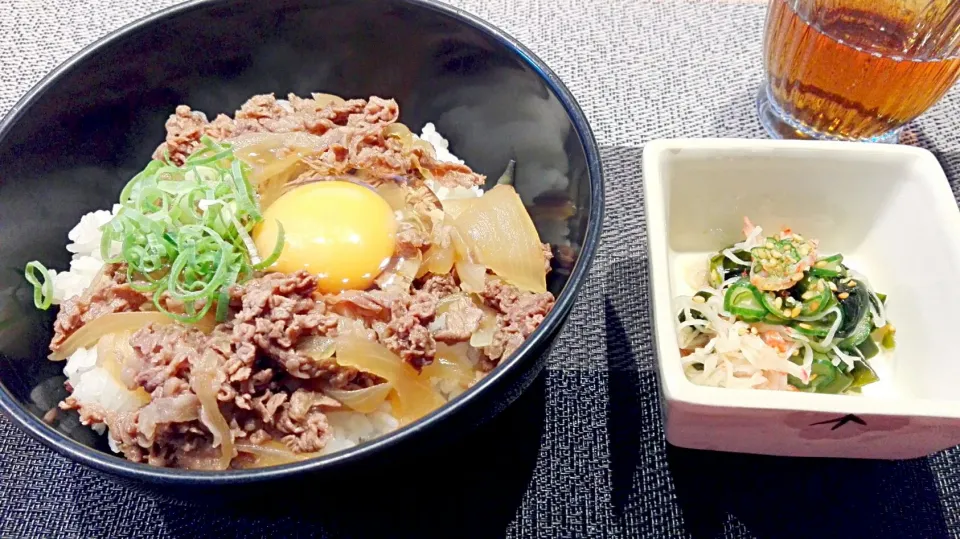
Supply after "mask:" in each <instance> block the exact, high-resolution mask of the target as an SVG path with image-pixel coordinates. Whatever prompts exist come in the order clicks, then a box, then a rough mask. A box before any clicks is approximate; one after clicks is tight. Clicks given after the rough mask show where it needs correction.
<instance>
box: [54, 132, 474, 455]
mask: <svg viewBox="0 0 960 539" xmlns="http://www.w3.org/2000/svg"><path fill="white" fill-rule="evenodd" d="M420 137H421V138H422V139H423V140H426V141H427V142H429V143H430V144H431V145H433V147H434V150H435V152H436V154H437V158H438V159H439V160H441V161H447V162H456V163H462V162H463V161H461V160H459V159H458V158H457V157H456V156H455V155H453V154H452V153H450V151H449V149H448V146H449V143H448V142H447V140H446V139H445V138H443V137H442V136H441V135H440V134H439V133H437V130H436V127H434V125H433V124H432V123H428V124H427V125H425V126H424V127H423V132H422V133H421V134H420ZM428 186H429V187H430V188H431V189H433V191H434V192H435V193H436V194H437V197H438V198H439V199H441V200H446V199H451V198H468V197H477V196H481V195H482V194H483V190H482V189H481V188H480V187H472V188H470V189H467V188H463V187H457V188H455V189H450V188H447V187H443V186H438V185H436V184H435V183H434V182H432V181H431V182H428ZM119 210H120V205H119V204H116V205H114V206H113V209H112V211H107V210H98V211H94V212H91V213H88V214H86V215H84V216H83V217H81V218H80V222H79V223H77V226H75V227H73V229H72V230H70V232H69V233H68V234H67V238H68V239H69V240H70V243H69V244H67V250H68V251H70V253H71V254H72V259H71V260H70V269H69V270H67V271H60V272H58V271H55V270H50V276H51V278H52V279H53V303H54V304H60V303H62V302H63V301H65V300H67V299H69V298H71V297H74V296H78V295H80V294H82V293H83V292H84V291H85V290H86V289H87V288H88V287H89V286H90V284H91V283H92V282H93V279H94V278H95V277H96V275H97V273H99V272H100V270H101V269H102V268H103V265H104V262H103V257H101V256H100V240H101V237H102V231H101V227H103V225H105V224H106V223H107V222H109V221H110V219H112V218H113V216H115V215H116V214H117V212H118V211H119ZM119 248H120V247H119V244H117V243H116V242H115V244H114V245H113V246H112V249H111V251H112V254H116V253H118V252H119ZM63 373H64V375H66V376H67V378H68V379H69V381H70V385H71V386H73V393H72V396H73V397H74V398H75V399H76V400H77V402H78V403H80V404H81V405H83V406H95V407H98V408H102V409H105V410H112V411H116V412H120V413H124V412H131V411H134V410H136V409H138V408H139V407H140V406H142V405H143V404H144V403H143V402H142V401H141V400H140V397H139V396H138V395H137V394H136V392H134V391H131V390H129V389H128V388H127V387H126V386H125V385H124V384H123V383H122V382H121V381H119V380H117V379H116V378H114V377H113V376H112V375H111V374H110V372H109V371H107V370H106V369H104V368H102V367H99V366H98V365H97V350H96V348H91V349H89V350H88V349H85V348H80V349H79V350H77V351H76V352H74V353H73V354H72V355H71V356H70V357H68V358H67V362H66V365H65V367H64V369H63ZM434 382H435V385H439V386H442V387H438V389H439V390H440V391H441V393H443V394H444V396H445V397H447V398H452V397H453V396H456V395H457V394H459V393H461V392H462V391H463V388H459V387H452V386H447V385H443V382H445V381H439V380H435V381H434ZM327 419H328V420H329V423H330V426H331V427H332V428H333V438H332V439H331V440H330V441H329V442H328V443H327V446H326V447H325V448H324V450H323V451H324V453H332V452H335V451H340V450H343V449H347V448H350V447H353V446H355V445H358V444H361V443H363V442H366V441H368V440H371V439H373V438H376V437H378V436H381V435H383V434H386V433H388V432H390V431H393V430H395V429H396V428H397V427H398V426H399V422H398V421H397V419H396V418H395V417H394V416H393V414H392V409H391V407H390V404H389V403H384V404H383V405H382V406H381V408H380V409H379V410H377V411H374V412H371V413H369V414H363V413H360V412H354V411H349V410H344V411H337V412H330V413H329V414H327ZM90 426H91V427H92V428H93V429H94V430H95V431H97V432H98V433H101V434H102V433H104V432H105V431H106V430H107V428H106V425H103V424H94V425H90ZM108 441H109V443H110V448H111V449H113V451H115V452H119V451H120V449H119V447H117V445H116V442H115V441H114V440H113V437H109V440H108Z"/></svg>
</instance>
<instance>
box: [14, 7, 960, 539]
mask: <svg viewBox="0 0 960 539" xmlns="http://www.w3.org/2000/svg"><path fill="white" fill-rule="evenodd" d="M12 1H13V4H12V5H13V7H12V9H9V8H7V9H4V10H0V51H3V53H2V54H0V70H2V71H3V72H4V74H5V76H4V77H2V78H0V114H2V113H4V112H6V111H7V110H8V109H9V107H10V106H12V105H13V103H14V102H15V100H16V99H18V98H19V97H20V96H21V95H23V93H24V92H26V91H27V89H28V88H29V86H30V85H32V84H33V83H35V82H36V81H37V80H39V79H40V78H41V77H42V76H43V74H44V73H46V72H47V71H49V70H50V69H52V68H53V67H54V66H55V65H56V63H58V62H59V61H62V60H63V59H64V58H66V56H68V55H69V54H71V53H73V52H75V51H76V50H78V49H79V48H80V47H81V46H83V45H85V44H87V43H90V42H92V41H93V40H94V39H96V38H98V37H99V36H101V35H103V34H104V33H106V32H108V31H110V30H112V29H115V28H117V27H119V26H120V25H121V24H124V23H125V22H128V21H130V20H132V19H134V18H136V17H139V16H142V15H144V14H146V13H148V12H150V11H154V10H157V9H160V8H162V7H164V6H166V5H170V4H172V3H174V2H173V1H172V0H142V1H139V2H128V1H124V0H104V1H102V2H97V3H95V4H94V3H91V2H79V1H77V0H48V1H46V2H35V1H34V0H12ZM453 3H455V4H457V5H458V6H460V7H462V8H464V9H467V10H469V11H471V12H473V13H476V14H477V15H480V16H482V17H484V18H487V19H488V20H490V21H491V22H493V23H494V24H497V25H498V26H500V27H502V28H505V29H507V31H509V32H510V33H512V34H513V35H515V36H516V37H517V38H518V39H520V40H521V41H523V42H524V43H525V44H527V45H528V46H530V47H531V48H532V49H533V50H534V51H536V52H537V53H538V54H539V55H540V56H541V57H543V59H544V60H545V61H546V62H547V63H548V64H549V65H550V66H551V67H552V68H554V70H556V71H557V73H558V74H559V76H560V77H561V78H562V79H563V80H564V82H566V83H567V85H568V86H569V87H570V88H571V90H572V91H573V92H574V94H575V95H576V96H577V98H578V99H579V101H580V103H581V105H582V106H583V108H584V109H585V111H586V112H587V115H588V116H589V118H590V121H591V123H592V125H593V128H594V130H595V131H596V134H597V138H598V140H599V141H600V143H601V145H603V146H604V148H603V159H604V167H605V171H606V178H607V197H608V211H607V220H606V223H605V231H604V244H603V246H602V247H601V251H600V253H599V254H598V256H597V260H596V264H595V266H594V268H593V271H592V273H591V276H590V279H589V281H588V283H587V284H586V286H585V288H584V291H583V295H582V297H581V298H580V301H579V303H578V304H577V306H576V307H575V310H574V313H573V315H572V318H571V320H570V322H569V323H568V324H567V326H566V329H565V331H564V332H563V334H562V335H561V336H560V338H559V339H558V341H557V345H556V348H555V349H554V351H553V353H552V355H551V358H550V363H549V368H548V369H547V371H546V372H545V373H544V374H543V375H542V376H541V378H540V379H539V380H538V382H537V383H536V385H535V386H534V387H533V388H532V389H531V390H530V391H529V392H528V393H526V394H525V395H524V396H523V398H522V399H521V400H520V401H519V402H518V403H517V404H515V405H514V406H512V407H511V408H510V409H508V410H507V411H506V412H505V413H504V414H503V415H502V416H501V417H499V418H498V419H496V420H495V421H494V422H492V423H490V424H488V425H486V426H484V427H483V428H481V429H480V430H478V431H476V432H474V433H472V434H470V435H468V436H467V437H466V438H464V439H461V440H457V441H451V442H450V444H448V445H447V446H444V447H437V448H431V449H429V450H428V451H427V452H425V453H424V454H423V455H422V457H421V458H420V462H421V464H420V465H421V466H423V467H424V470H425V471H423V472H419V471H416V470H407V471H397V470H393V471H387V472H383V474H382V476H381V477H380V478H379V479H377V481H376V482H375V483H372V484H366V485H365V484H362V483H361V482H359V481H356V482H354V484H352V485H344V484H337V485H330V484H322V483H318V484H316V486H315V493H314V494H311V495H302V496H301V499H300V500H280V501H276V500H273V499H271V498H269V497H267V496H264V497H262V498H260V499H256V498H254V503H255V504H257V505H258V508H257V509H251V508H249V507H242V506H234V507H231V508H229V509H223V508H220V509H214V508H210V507H207V505H208V504H205V503H193V502H186V501H182V500H178V499H173V498H169V497H166V496H162V495H158V494H155V493H148V492H143V491H140V490H136V489H133V488H130V487H128V486H124V485H120V484H118V483H116V482H114V481H112V480H109V479H107V478H105V477H104V476H102V475H100V474H97V473H95V472H92V471H90V470H87V469H85V468H82V467H80V466H78V465H75V464H73V463H71V462H69V461H67V460H65V459H63V458H61V457H58V456H55V455H54V454H53V453H52V452H50V451H48V450H46V449H45V448H43V447H41V446H40V445H39V444H37V443H35V442H33V441H32V440H30V439H29V438H27V437H26V436H24V435H23V434H22V433H20V432H19V431H18V430H17V429H15V428H14V427H13V426H12V425H11V424H10V423H9V421H7V420H6V419H4V418H2V417H0V537H4V538H5V537H201V536H208V535H209V536H252V537H265V536H271V537H283V536H320V537H341V536H344V537H352V536H358V537H363V536H367V537H401V536H418V537H423V536H443V537H463V536H478V537H496V536H503V535H506V536H510V537H549V538H554V537H577V538H579V537H598V536H632V537H671V538H672V537H697V538H713V537H722V538H741V537H759V538H782V537H786V538H790V537H798V538H800V537H802V538H815V537H842V538H844V539H850V538H860V537H864V538H876V537H917V538H932V539H939V538H941V537H960V450H958V449H953V450H950V451H947V452H943V453H940V454H937V455H934V456H933V457H931V458H929V459H919V460H913V461H904V462H869V461H844V460H833V461H827V460H813V459H788V458H774V457H755V456H744V455H728V454H719V453H705V452H697V451H689V450H680V449H674V448H668V447H667V445H666V443H665V442H664V438H663V431H662V423H661V418H660V407H659V403H658V401H657V387H656V381H655V379H654V375H653V361H654V356H653V350H652V341H651V338H650V335H649V331H650V320H649V317H648V315H647V313H648V309H649V304H648V302H647V293H648V289H647V287H648V279H647V275H646V269H645V268H646V260H645V257H646V255H645V248H646V245H645V241H646V240H645V231H644V225H643V204H642V196H641V186H642V177H641V166H640V157H641V152H642V150H641V146H642V144H643V143H644V142H646V141H648V140H650V139H652V138H661V137H677V136H699V137H707V136H725V137H763V136H764V134H763V132H762V131H761V129H760V125H759V123H758V122H757V120H756V117H755V113H754V108H753V99H754V92H755V88H756V86H757V84H758V83H759V81H760V80H761V78H762V73H761V66H760V60H759V58H760V36H761V31H762V25H763V13H764V11H763V10H764V4H765V2H763V1H762V0H742V1H740V2H737V1H733V0H631V1H627V0H595V1H593V2H590V3H584V2H580V1H578V0H550V1H548V0H522V1H516V0H457V1H455V2H453ZM4 7H5V8H6V7H7V5H6V4H4ZM8 75H9V76H8ZM958 133H960V95H958V94H957V92H952V93H951V94H950V95H948V97H947V98H946V99H945V100H944V101H943V102H942V103H940V104H939V105H937V107H935V109H934V110H933V111H931V112H930V114H928V115H927V116H925V117H924V118H922V119H921V120H920V121H919V122H917V123H916V124H915V125H914V126H912V129H911V131H910V132H909V133H908V134H907V136H906V141H907V142H909V143H913V144H917V145H920V146H923V147H926V148H929V149H931V150H933V151H934V152H935V153H936V154H937V156H938V158H939V159H940V162H941V163H942V164H943V166H944V168H945V169H946V171H947V174H948V176H949V177H950V178H951V183H952V185H953V186H954V193H955V194H957V195H960V137H958ZM493 462H499V463H500V464H499V465H492V464H487V463H493ZM407 468H412V466H407ZM357 483H361V484H357ZM375 487H379V488H376V491H377V492H378V494H377V497H376V498H374V497H373V496H371V495H370V494H369V492H372V491H373V490H371V489H373V488H375ZM291 498H292V496H291ZM352 500H358V501H356V502H353V501H352ZM368 500H369V501H368ZM373 500H379V502H378V503H372V501H373Z"/></svg>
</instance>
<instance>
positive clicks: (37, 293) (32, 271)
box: [23, 260, 53, 311]
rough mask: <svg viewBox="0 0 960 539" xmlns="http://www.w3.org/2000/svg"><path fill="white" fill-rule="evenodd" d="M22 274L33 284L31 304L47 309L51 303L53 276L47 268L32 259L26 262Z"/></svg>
mask: <svg viewBox="0 0 960 539" xmlns="http://www.w3.org/2000/svg"><path fill="white" fill-rule="evenodd" d="M37 273H39V274H40V275H39V277H38V276H37ZM23 276H24V277H26V279H27V282H28V283H30V284H32V285H33V304H34V305H36V306H37V308H38V309H40V310H43V311H46V310H47V309H49V308H50V305H51V304H52V303H53V278H52V277H50V272H49V271H47V268H46V267H45V266H44V265H43V264H41V263H40V262H37V261H36V260H34V261H33V262H30V263H28V264H27V267H26V269H25V270H24V272H23Z"/></svg>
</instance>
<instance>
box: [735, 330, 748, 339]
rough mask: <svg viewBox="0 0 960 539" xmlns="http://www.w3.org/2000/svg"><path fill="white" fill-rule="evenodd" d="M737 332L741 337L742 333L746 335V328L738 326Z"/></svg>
mask: <svg viewBox="0 0 960 539" xmlns="http://www.w3.org/2000/svg"><path fill="white" fill-rule="evenodd" d="M737 334H738V335H740V336H741V337H742V336H744V335H746V334H747V328H739V329H737Z"/></svg>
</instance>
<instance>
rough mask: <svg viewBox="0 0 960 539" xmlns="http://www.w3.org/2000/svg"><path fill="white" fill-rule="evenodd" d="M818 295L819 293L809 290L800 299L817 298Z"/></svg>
mask: <svg viewBox="0 0 960 539" xmlns="http://www.w3.org/2000/svg"><path fill="white" fill-rule="evenodd" d="M816 295H817V293H816V292H814V291H813V290H807V291H806V292H804V293H803V294H802V295H801V296H800V297H801V298H803V299H810V298H812V297H813V296H816Z"/></svg>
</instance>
